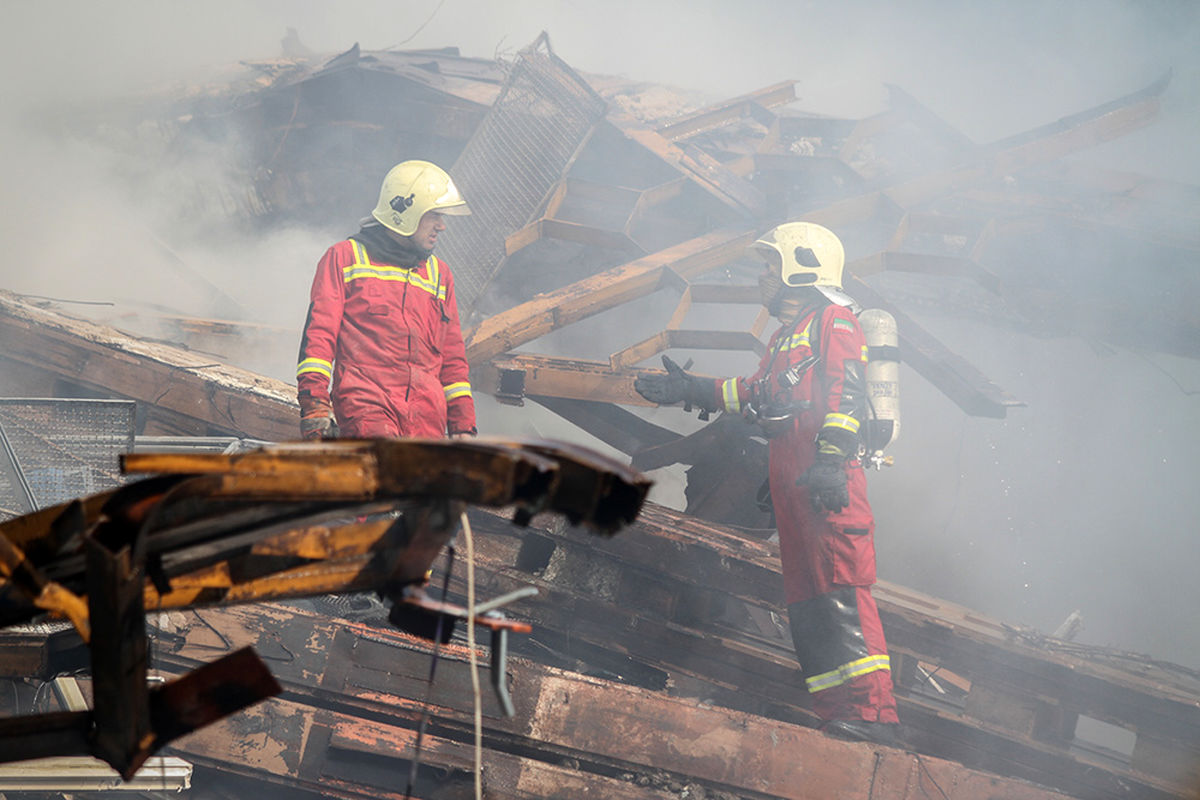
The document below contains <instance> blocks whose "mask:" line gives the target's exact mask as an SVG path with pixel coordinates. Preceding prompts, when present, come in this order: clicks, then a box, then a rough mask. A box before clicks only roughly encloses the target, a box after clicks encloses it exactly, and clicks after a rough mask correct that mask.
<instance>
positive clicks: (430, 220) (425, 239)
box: [412, 211, 446, 252]
mask: <svg viewBox="0 0 1200 800" xmlns="http://www.w3.org/2000/svg"><path fill="white" fill-rule="evenodd" d="M444 230H446V221H445V218H444V216H443V215H442V214H441V213H440V212H437V211H426V212H425V213H424V214H423V215H422V216H421V221H420V222H418V223H417V230H416V231H415V232H414V233H413V235H412V238H413V243H414V244H416V246H417V247H420V248H421V249H422V250H428V251H430V252H432V251H433V246H434V245H435V244H437V238H438V234H439V233H441V232H442V231H444Z"/></svg>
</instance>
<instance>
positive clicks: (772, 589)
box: [475, 507, 1197, 798]
mask: <svg viewBox="0 0 1200 800" xmlns="http://www.w3.org/2000/svg"><path fill="white" fill-rule="evenodd" d="M655 510H656V509H655V508H654V507H648V508H647V509H646V510H645V511H644V512H643V514H642V516H641V518H640V521H639V523H638V524H637V525H635V526H634V528H632V529H631V530H629V531H626V533H625V534H624V535H623V536H622V537H621V539H620V541H619V542H618V541H614V542H607V543H596V544H597V545H598V546H597V547H591V546H587V547H586V550H585V551H584V552H581V553H575V554H573V553H572V548H573V545H571V544H570V538H571V537H570V534H568V533H561V532H560V533H553V532H550V531H540V532H539V533H542V534H544V535H547V536H550V537H551V538H553V539H554V541H555V544H556V545H557V547H556V550H555V552H554V553H552V554H550V555H547V556H545V561H546V567H545V568H544V569H543V571H542V574H543V575H545V576H546V577H547V578H550V579H552V580H542V579H538V578H529V577H526V576H522V575H520V574H518V570H512V569H509V570H504V569H503V568H502V567H497V566H495V564H494V563H492V559H490V558H488V557H487V554H486V552H484V551H486V547H487V546H486V544H484V545H481V547H480V555H479V558H480V559H481V561H483V562H484V563H482V564H481V568H482V573H481V574H487V573H488V572H489V571H491V570H495V573H494V574H496V575H498V576H501V579H495V581H494V582H492V583H487V582H486V581H491V580H493V579H492V578H487V579H484V580H485V583H486V585H487V586H488V587H489V591H507V590H508V589H511V588H513V586H514V585H515V583H516V582H519V581H522V580H524V581H525V582H532V583H534V584H536V585H538V586H539V588H544V592H545V594H544V597H543V598H539V599H538V601H537V608H536V609H535V610H533V611H531V612H527V613H529V614H530V618H531V619H532V620H533V621H534V624H535V630H534V634H533V637H534V638H538V639H547V636H546V634H545V630H546V629H557V630H560V631H565V632H567V633H566V635H565V639H564V640H565V641H566V642H569V643H571V646H572V648H573V651H572V652H573V653H574V654H575V655H576V656H577V657H578V658H579V659H580V668H582V666H584V665H586V663H587V662H588V659H589V658H594V656H593V653H601V654H608V653H617V654H620V655H624V656H627V657H628V658H629V659H631V660H632V662H633V665H632V666H630V667H629V668H628V669H627V670H625V672H624V674H625V675H627V676H628V677H629V678H634V679H636V676H637V674H638V673H637V671H636V669H634V668H633V666H636V665H637V664H642V665H648V666H658V667H660V668H661V669H663V670H665V671H666V673H667V674H668V675H669V676H671V680H674V679H675V678H676V677H684V678H687V679H688V681H689V686H693V687H699V690H700V692H702V693H701V694H699V695H698V696H701V697H707V698H710V699H711V700H712V701H713V702H716V703H720V704H725V705H728V706H730V707H734V708H742V709H747V710H751V711H753V713H759V714H766V715H769V716H774V717H775V718H784V719H788V720H795V719H797V718H798V717H800V716H802V715H803V713H804V712H803V711H802V710H800V709H801V708H802V706H804V705H806V704H807V700H806V695H805V693H804V691H803V688H802V687H801V686H800V685H799V682H798V681H796V680H794V678H795V674H796V671H795V669H794V667H793V666H792V665H791V661H790V659H791V655H790V653H789V652H788V650H789V649H790V647H789V643H788V641H787V640H786V639H783V638H779V639H778V640H777V641H775V642H771V641H769V640H768V639H766V638H763V637H758V638H755V637H753V636H742V637H740V638H735V637H737V632H736V631H735V630H733V629H732V627H731V626H730V624H729V623H728V622H727V621H723V620H720V619H715V617H716V616H717V615H718V611H719V609H720V608H721V603H720V602H717V603H716V604H715V605H712V604H711V602H712V601H713V600H714V599H719V598H720V597H722V596H724V597H727V598H729V599H731V600H736V601H738V602H741V599H742V598H745V599H746V602H748V603H749V604H751V605H755V606H758V607H759V608H761V609H763V610H764V611H766V612H768V613H769V612H770V611H772V610H773V611H774V612H775V613H776V615H777V617H778V618H779V619H781V620H785V619H786V617H784V616H783V609H782V607H780V606H779V605H775V602H776V601H775V597H781V596H782V589H781V582H780V577H779V575H778V567H777V566H776V564H777V562H776V561H775V552H776V551H775V548H774V546H773V545H769V544H767V543H762V542H756V541H749V540H746V539H744V538H742V537H740V536H738V535H737V534H734V533H733V532H732V531H729V532H725V531H726V529H723V528H721V527H720V526H715V525H707V524H705V523H701V522H699V521H696V520H692V519H688V518H686V517H679V516H677V515H674V514H672V513H671V512H668V511H666V510H663V509H658V511H659V512H661V515H660V516H658V519H657V524H656V519H655V517H656V514H655ZM658 524H662V525H663V527H661V528H660V527H658ZM475 527H476V528H477V530H479V531H481V532H486V533H488V534H492V533H494V532H496V531H494V530H493V529H492V528H490V527H489V526H488V524H487V523H486V521H485V520H483V519H482V518H480V519H479V520H477V521H476V523H475ZM528 535H529V534H528V533H527V534H525V536H528ZM487 538H488V537H487V536H480V541H481V542H486V541H487ZM590 544H591V543H589V545H590ZM514 546H515V545H508V546H507V552H506V551H504V550H502V551H499V552H497V554H496V560H497V561H499V562H504V561H505V559H511V560H510V561H509V562H508V563H514V562H515V563H520V562H521V558H520V557H519V554H518V555H517V556H515V557H514V556H513V554H512V552H511V550H512V548H513V547H514ZM560 550H561V552H560ZM598 550H604V551H605V555H607V556H608V557H609V558H610V559H611V560H610V561H606V559H605V558H604V557H602V556H601V555H599V554H598V553H597V551H598ZM706 551H707V552H706ZM625 557H627V558H628V559H629V561H628V562H625V563H619V564H614V563H612V562H621V561H622V560H623V558H625ZM570 561H575V562H576V566H575V567H574V568H573V569H572V568H570V567H569V566H567V563H566V562H570ZM634 562H636V563H634ZM646 565H652V566H650V567H647V566H646ZM639 572H640V574H639ZM585 575H591V576H606V575H607V576H608V577H607V578H606V579H604V580H602V581H601V582H600V583H598V584H595V585H590V584H587V583H584V584H583V585H582V587H581V588H577V589H575V590H572V588H571V586H570V584H571V583H572V582H573V581H576V580H578V579H579V576H585ZM598 579H599V578H596V577H594V578H593V580H598ZM554 580H560V581H563V582H562V583H560V584H558V585H553V581H554ZM509 581H511V582H509ZM547 584H551V585H547ZM639 584H642V585H647V584H648V585H651V586H653V587H654V588H655V589H656V592H657V594H648V593H647V592H645V591H642V592H634V591H633V589H632V588H631V587H636V586H638V585H639ZM688 585H691V586H692V587H693V588H692V590H691V591H692V592H695V591H696V589H695V587H697V586H698V587H701V589H702V590H705V589H707V590H711V592H710V593H709V594H708V595H707V597H708V600H709V602H708V603H706V602H705V595H704V594H703V593H701V594H699V595H695V594H693V595H692V598H691V599H692V600H693V602H692V603H690V610H689V608H688V607H681V606H680V603H681V602H683V601H684V599H687V592H688V591H689V590H688V589H687V586H688ZM623 593H624V594H623ZM764 595H765V596H764ZM877 597H878V599H879V605H880V609H881V612H883V616H884V624H885V628H886V630H887V631H888V637H889V642H891V643H892V646H893V653H894V655H899V654H900V653H902V652H903V653H912V654H915V655H916V656H917V657H919V658H920V659H921V660H924V661H927V662H929V663H936V664H942V665H945V666H946V667H947V668H949V669H952V670H954V671H955V672H958V673H959V674H962V675H966V676H969V677H976V676H978V679H979V680H980V681H983V682H987V681H989V680H992V681H995V680H996V677H995V676H996V675H997V674H998V673H1005V674H1008V675H1010V676H1011V678H1010V680H1015V681H1017V684H1018V685H1017V686H1016V687H1015V691H1016V692H1017V693H1018V694H1020V695H1022V696H1023V697H1038V696H1045V697H1052V698H1057V699H1058V702H1060V703H1061V704H1062V707H1064V708H1068V709H1071V708H1074V709H1077V710H1083V709H1086V711H1085V713H1087V714H1088V715H1089V716H1094V717H1096V718H1099V719H1104V720H1107V721H1111V722H1113V723H1114V724H1121V725H1125V726H1130V725H1133V724H1134V722H1133V718H1132V717H1131V716H1130V715H1131V712H1132V711H1133V707H1134V706H1135V705H1138V704H1142V703H1147V702H1150V701H1151V699H1154V700H1157V703H1155V704H1154V705H1156V706H1159V707H1156V708H1146V709H1144V710H1143V712H1142V713H1140V714H1138V715H1137V719H1139V720H1142V721H1144V722H1145V723H1146V724H1148V725H1157V727H1158V728H1160V729H1161V728H1162V725H1163V723H1162V721H1161V720H1159V716H1160V712H1161V710H1162V709H1161V704H1163V703H1166V704H1169V705H1171V706H1172V707H1173V708H1174V709H1175V711H1176V713H1177V714H1183V715H1187V714H1189V713H1193V714H1194V712H1195V711H1196V710H1197V708H1196V705H1195V704H1196V698H1197V695H1196V693H1195V692H1194V691H1193V692H1192V693H1191V694H1190V695H1189V694H1188V693H1187V691H1186V690H1185V689H1184V688H1178V689H1174V690H1172V691H1170V692H1163V691H1162V690H1163V687H1162V685H1161V684H1160V683H1159V682H1157V681H1146V680H1143V679H1141V678H1140V677H1139V676H1138V675H1136V674H1133V673H1130V672H1128V671H1121V670H1116V669H1113V668H1104V667H1102V666H1097V665H1095V664H1091V663H1090V662H1089V660H1087V659H1086V658H1075V659H1066V660H1065V661H1064V659H1063V657H1062V656H1061V654H1055V653H1052V652H1048V651H1046V650H1041V649H1037V648H1032V647H1027V646H1024V645H1022V644H1021V643H1020V642H1017V641H1014V640H1012V639H1011V637H1009V638H1006V634H1007V631H1006V629H1005V627H1004V626H1003V625H1002V624H1000V623H997V622H994V621H990V620H987V619H986V618H985V617H982V616H981V615H977V614H974V613H973V612H970V611H969V610H966V609H957V608H956V607H954V606H951V605H948V604H945V603H942V602H940V601H937V600H934V599H933V598H927V597H924V596H922V595H920V594H919V593H916V592H912V591H910V590H905V589H902V588H900V587H891V586H889V585H886V584H881V585H880V586H879V587H877ZM618 598H619V599H618ZM697 598H698V599H697ZM543 600H544V603H543V602H542V601H543ZM533 602H534V601H530V603H531V604H532V603H533ZM606 605H607V609H605V606H606ZM681 609H682V611H683V613H682V614H679V612H680V610H681ZM785 627H786V623H784V624H783V626H781V630H780V634H781V637H782V636H784V635H786V634H784V633H783V628H785ZM547 640H548V641H551V642H553V641H554V640H553V639H552V638H550V639H547ZM585 644H590V645H591V647H592V650H591V651H589V650H588V649H587V648H586V647H584V645H585ZM593 663H596V664H597V665H599V666H602V668H604V669H606V670H607V671H608V672H613V673H616V674H622V673H621V669H620V666H619V664H618V663H617V660H616V659H615V658H614V657H611V656H610V657H608V658H600V659H595V660H594V662H593ZM1089 672H1091V673H1097V672H1098V673H1102V674H1103V677H1093V676H1089ZM696 682H698V683H696ZM901 691H902V692H903V691H904V689H903V688H902V689H901ZM1122 697H1124V698H1125V699H1126V701H1127V702H1121V701H1119V698H1122ZM900 703H901V715H902V717H904V718H905V719H906V721H907V722H908V724H909V725H910V726H912V727H914V728H915V729H916V730H915V732H914V733H915V736H914V738H915V739H916V743H917V744H918V746H920V747H921V749H922V750H923V751H924V752H932V753H937V754H939V755H946V756H950V757H953V758H955V759H957V760H961V761H963V762H964V763H966V764H968V765H970V766H973V767H977V768H984V769H988V770H991V771H995V772H997V773H999V774H1007V775H1016V776H1019V777H1023V778H1025V779H1028V780H1035V781H1037V782H1039V783H1042V784H1045V785H1052V786H1054V787H1055V788H1057V789H1059V790H1061V791H1067V792H1070V793H1072V794H1075V793H1080V794H1082V795H1083V796H1088V797H1098V798H1120V797H1124V796H1125V792H1126V788H1122V787H1129V786H1138V787H1140V788H1139V791H1140V792H1142V795H1141V796H1144V797H1147V798H1150V797H1154V798H1166V797H1176V796H1180V795H1179V792H1181V791H1184V789H1183V788H1182V787H1183V786H1185V785H1186V784H1180V783H1179V781H1180V778H1179V777H1178V775H1176V776H1175V777H1172V776H1171V775H1163V776H1160V775H1150V774H1146V773H1144V772H1141V771H1138V770H1136V769H1126V768H1122V767H1120V766H1116V767H1114V766H1113V765H1112V764H1111V763H1108V762H1105V761H1102V760H1099V759H1095V758H1092V757H1090V756H1088V755H1087V754H1079V753H1075V752H1073V751H1069V750H1067V749H1066V747H1065V746H1063V745H1054V744H1051V743H1047V742H1044V741H1040V740H1037V739H1035V738H1033V737H1032V736H1030V735H1028V734H1025V733H1022V732H1020V731H1013V730H1007V729H1004V728H1001V727H998V726H995V725H988V724H985V723H982V722H978V721H975V720H972V719H970V718H968V717H965V716H964V715H963V714H961V713H960V712H956V711H953V710H951V711H946V710H945V709H939V708H935V707H932V706H929V705H928V704H927V703H924V702H922V701H921V700H920V698H919V697H917V696H904V695H902V696H901V697H900ZM1106 708H1107V711H1106V710H1105V709H1106ZM1114 715H1115V716H1114ZM1156 720H1159V721H1158V722H1156ZM1147 733H1149V731H1147ZM1184 735H1190V736H1192V737H1194V736H1195V733H1194V729H1193V732H1191V733H1190V734H1184Z"/></svg>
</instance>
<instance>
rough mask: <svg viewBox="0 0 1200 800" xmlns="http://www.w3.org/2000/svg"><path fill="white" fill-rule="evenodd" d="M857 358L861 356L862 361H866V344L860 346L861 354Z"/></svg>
mask: <svg viewBox="0 0 1200 800" xmlns="http://www.w3.org/2000/svg"><path fill="white" fill-rule="evenodd" d="M859 358H861V359H862V360H863V363H866V360H867V346H866V345H865V344H864V345H863V346H862V354H861V355H860V356H859Z"/></svg>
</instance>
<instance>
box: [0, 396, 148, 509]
mask: <svg viewBox="0 0 1200 800" xmlns="http://www.w3.org/2000/svg"><path fill="white" fill-rule="evenodd" d="M136 405H137V404H136V403H133V402H130V401H126V400H61V399H30V398H2V399H0V519H8V518H9V517H13V516H18V515H20V514H24V513H28V512H30V511H34V510H37V509H38V508H45V507H46V506H51V505H55V504H57V503H65V502H67V501H68V500H73V499H74V498H76V497H80V496H82V495H87V494H95V493H96V492H102V491H105V490H106V489H111V488H113V487H114V486H118V485H120V484H121V483H122V480H123V479H122V476H121V473H120V467H119V464H118V457H119V456H120V454H122V453H127V452H130V451H131V450H132V449H133V434H134V410H135V408H136Z"/></svg>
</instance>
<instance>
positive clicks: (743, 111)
mask: <svg viewBox="0 0 1200 800" xmlns="http://www.w3.org/2000/svg"><path fill="white" fill-rule="evenodd" d="M795 99H796V82H795V81H783V82H781V83H776V84H773V85H771V86H767V87H766V88H763V89H759V90H758V91H756V92H750V93H749V94H744V95H740V96H739V97H734V98H732V99H729V100H725V101H722V102H720V103H715V104H713V105H710V106H706V107H705V108H701V109H698V110H696V111H692V112H690V113H688V114H684V115H682V116H680V117H677V118H676V119H674V120H672V121H671V122H670V123H668V124H666V125H663V126H661V127H660V128H658V133H659V135H660V136H662V137H663V138H664V139H666V140H667V141H669V142H675V141H679V140H680V139H686V138H688V137H689V136H695V135H696V134H698V133H703V132H704V131H709V130H712V129H713V128H719V127H720V126H722V125H727V124H729V123H730V122H734V121H736V120H739V119H745V118H746V117H754V118H756V119H759V121H760V122H761V121H763V120H762V119H760V117H762V115H763V112H764V111H765V110H766V109H769V108H775V107H776V106H783V105H787V104H788V103H791V102H792V101H794V100H795Z"/></svg>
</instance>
